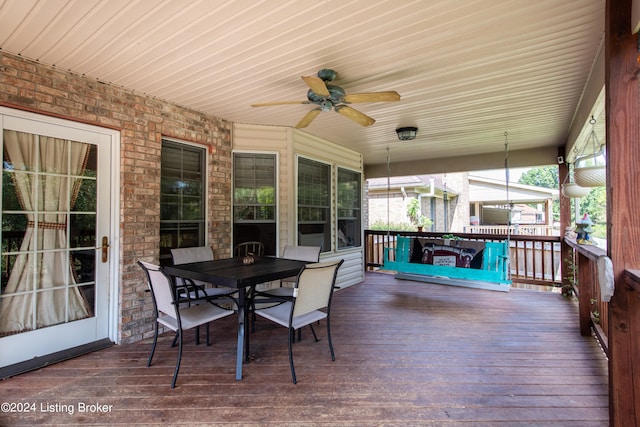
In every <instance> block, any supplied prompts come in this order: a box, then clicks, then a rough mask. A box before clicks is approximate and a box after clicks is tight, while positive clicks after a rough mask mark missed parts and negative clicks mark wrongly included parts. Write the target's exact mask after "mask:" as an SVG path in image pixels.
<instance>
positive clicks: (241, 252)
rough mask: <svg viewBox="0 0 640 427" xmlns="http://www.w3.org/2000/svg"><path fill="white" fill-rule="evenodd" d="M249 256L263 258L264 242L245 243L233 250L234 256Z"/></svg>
mask: <svg viewBox="0 0 640 427" xmlns="http://www.w3.org/2000/svg"><path fill="white" fill-rule="evenodd" d="M249 254H251V255H255V256H263V255H264V245H263V244H262V242H243V243H240V244H239V245H237V246H236V247H235V248H234V249H233V256H247V255H249Z"/></svg>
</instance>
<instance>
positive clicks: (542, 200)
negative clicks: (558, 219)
mask: <svg viewBox="0 0 640 427" xmlns="http://www.w3.org/2000/svg"><path fill="white" fill-rule="evenodd" d="M432 180H433V181H432ZM431 182H433V186H431ZM367 186H368V224H369V225H371V224H374V223H376V222H382V223H386V222H387V217H388V219H389V223H391V224H397V223H402V222H409V219H408V217H407V204H408V202H409V200H410V199H411V198H418V199H419V200H420V206H421V208H422V214H423V215H425V216H427V217H428V218H430V219H431V220H432V221H433V226H432V228H431V229H430V230H425V231H437V232H453V233H455V232H480V230H481V228H474V227H470V226H483V225H503V226H506V225H508V224H509V204H512V207H511V221H510V222H511V224H523V225H524V224H527V225H542V224H544V225H548V226H550V225H551V222H552V219H553V215H552V211H551V206H552V201H553V200H554V199H557V198H558V190H556V189H549V188H543V187H535V186H530V185H522V184H515V183H509V186H508V188H507V186H506V185H505V181H502V180H496V179H490V178H480V177H476V176H473V175H469V174H468V173H452V174H446V175H418V176H405V177H391V178H390V179H387V178H376V179H369V180H367ZM531 204H535V205H536V207H535V208H534V207H531V206H530V205H531Z"/></svg>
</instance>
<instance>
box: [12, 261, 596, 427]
mask: <svg viewBox="0 0 640 427" xmlns="http://www.w3.org/2000/svg"><path fill="white" fill-rule="evenodd" d="M234 322H235V319H233V318H226V319H223V320H221V321H219V322H216V323H215V324H214V325H213V326H212V337H213V340H214V344H213V345H212V346H211V347H206V346H205V345H202V344H201V345H200V346H195V343H194V334H193V332H188V333H187V334H186V342H185V352H184V356H183V362H182V367H181V370H180V375H179V377H178V382H177V387H176V388H175V389H173V390H172V389H171V388H170V381H171V376H172V374H173V367H174V364H175V356H176V351H175V350H176V349H171V348H170V347H169V343H170V341H171V337H170V336H168V335H165V336H163V337H162V338H161V341H160V342H159V345H158V350H157V354H156V356H155V358H154V363H153V365H152V366H151V367H150V368H147V367H146V360H147V357H148V352H149V349H150V342H149V341H148V340H147V341H145V342H140V343H135V344H131V345H124V346H113V347H111V348H108V349H104V350H100V351H97V352H94V353H90V354H87V355H84V356H81V357H78V358H75V359H72V360H68V361H65V362H61V363H57V364H54V365H51V366H48V367H46V368H43V369H40V370H37V371H34V372H29V373H26V374H22V375H18V376H16V377H13V378H9V379H7V380H4V381H2V383H1V384H0V390H1V396H2V400H3V401H8V402H21V403H34V404H35V405H36V411H35V412H33V413H21V414H11V413H0V425H1V426H18V425H63V424H64V425H73V424H82V425H92V424H93V425H106V424H109V425H127V426H133V425H160V424H163V425H178V424H180V425H234V424H235V425H273V426H276V425H277V426H283V425H300V426H306V425H309V426H312V425H313V426H316V425H331V426H338V425H341V426H367V425H372V426H373V425H389V426H396V425H403V426H405V425H420V426H474V427H475V426H478V427H484V426H500V427H507V426H509V427H512V426H515V427H518V426H522V427H524V426H537V427H539V426H580V427H592V426H607V425H608V396H607V391H608V386H607V381H608V375H607V361H606V358H605V356H604V354H603V352H602V350H601V349H600V347H599V345H598V343H597V342H596V340H595V339H594V338H590V337H582V336H581V335H580V333H579V328H578V319H577V311H576V306H575V304H574V303H573V302H571V301H568V300H566V299H563V298H562V297H561V296H560V295H559V294H555V293H546V292H535V291H529V290H519V289H512V290H511V291H510V292H509V293H502V292H492V291H486V290H477V289H468V288H459V287H450V286H445V285H437V284H429V283H420V282H411V281H406V280H395V279H394V278H393V276H392V275H388V274H381V273H367V275H366V281H365V282H364V283H362V284H359V285H355V286H352V287H349V288H346V289H343V290H340V291H338V292H337V293H336V295H335V300H334V306H333V313H332V332H333V334H332V335H333V340H334V345H335V350H336V361H335V362H331V359H330V356H329V352H328V347H327V343H326V339H325V338H326V333H325V328H324V324H323V325H321V326H320V327H318V328H316V330H317V332H318V335H319V337H320V339H321V340H320V342H318V343H315V342H313V340H312V339H311V334H310V333H309V332H308V331H305V333H304V335H303V340H302V341H301V342H298V343H296V344H295V345H294V357H295V361H296V373H297V375H298V384H297V385H294V384H292V383H291V377H290V373H289V365H288V359H287V349H286V331H284V329H283V328H279V327H275V326H273V325H271V324H269V323H268V322H267V321H265V320H259V321H258V324H257V330H256V332H255V333H253V334H252V336H251V340H252V346H251V355H252V361H251V362H250V363H248V364H246V365H245V367H244V378H243V380H242V381H235V364H234V362H235V343H236V341H235V338H236V337H235V328H234V325H235V323H234ZM80 402H82V403H86V404H92V403H100V404H103V405H112V406H111V410H110V411H108V412H106V413H86V412H85V413H78V408H79V403H80ZM52 404H59V405H60V408H62V410H59V411H57V412H56V411H49V412H43V411H42V407H41V405H44V408H45V409H46V407H47V406H50V405H52ZM65 405H66V406H65ZM68 408H73V409H74V413H73V414H70V413H68V412H69V411H65V410H64V409H68Z"/></svg>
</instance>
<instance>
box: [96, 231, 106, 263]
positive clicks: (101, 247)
mask: <svg viewBox="0 0 640 427" xmlns="http://www.w3.org/2000/svg"><path fill="white" fill-rule="evenodd" d="M96 249H102V262H107V261H109V238H108V237H107V236H102V246H98V247H97V248H96Z"/></svg>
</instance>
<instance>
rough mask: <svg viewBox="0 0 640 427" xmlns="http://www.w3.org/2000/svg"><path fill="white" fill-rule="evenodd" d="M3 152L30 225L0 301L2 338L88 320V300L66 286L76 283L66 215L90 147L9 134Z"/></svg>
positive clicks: (40, 137) (17, 133)
mask: <svg viewBox="0 0 640 427" xmlns="http://www.w3.org/2000/svg"><path fill="white" fill-rule="evenodd" d="M4 150H5V154H6V157H7V160H8V162H9V167H12V168H13V171H14V173H12V174H11V175H12V177H13V180H14V185H15V189H16V193H17V196H18V199H19V201H20V205H21V207H22V210H23V211H25V215H26V217H27V221H28V222H27V228H26V232H25V235H24V239H23V240H22V245H21V247H20V252H21V253H20V254H19V255H18V256H17V257H16V260H15V263H14V265H13V268H12V270H11V273H10V275H9V280H8V283H7V286H6V289H5V291H4V295H3V298H2V299H1V300H0V334H13V333H19V332H24V331H29V330H32V329H34V328H43V327H46V326H51V325H56V324H59V323H63V322H69V321H73V320H77V319H82V318H85V317H87V316H88V313H89V310H88V308H87V306H86V300H85V298H84V297H83V295H82V294H81V292H80V290H79V289H78V288H77V287H67V285H73V284H75V280H74V276H73V274H72V271H71V265H70V262H69V253H68V251H66V250H65V249H67V246H68V243H67V212H68V211H69V210H70V209H71V207H72V206H73V203H74V202H75V197H76V196H77V192H78V189H79V186H80V183H81V181H82V180H81V179H78V178H77V176H79V175H81V174H82V172H83V171H84V168H85V166H86V161H87V155H88V145H87V144H84V143H80V142H74V141H68V140H63V139H57V138H50V137H43V136H37V135H31V134H26V133H22V132H16V131H5V132H4ZM53 287H60V288H59V289H51V288H53ZM35 291H37V292H35Z"/></svg>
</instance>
